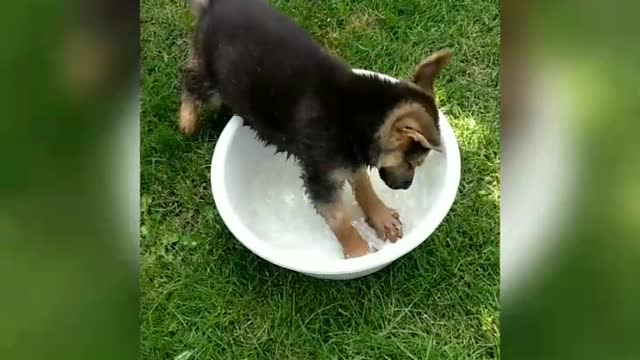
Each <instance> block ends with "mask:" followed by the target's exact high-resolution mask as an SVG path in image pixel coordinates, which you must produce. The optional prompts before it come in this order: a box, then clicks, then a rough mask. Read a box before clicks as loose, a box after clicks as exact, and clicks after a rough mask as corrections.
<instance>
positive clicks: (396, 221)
mask: <svg viewBox="0 0 640 360" xmlns="http://www.w3.org/2000/svg"><path fill="white" fill-rule="evenodd" d="M367 223H368V224H369V225H370V226H371V227H372V228H374V229H375V230H376V234H377V235H378V237H379V238H380V239H382V240H390V241H391V242H396V241H397V240H398V239H400V238H401V237H402V221H400V215H399V214H398V212H397V211H395V210H392V209H389V208H388V207H386V206H380V207H377V208H376V209H374V210H373V211H370V212H369V214H367Z"/></svg>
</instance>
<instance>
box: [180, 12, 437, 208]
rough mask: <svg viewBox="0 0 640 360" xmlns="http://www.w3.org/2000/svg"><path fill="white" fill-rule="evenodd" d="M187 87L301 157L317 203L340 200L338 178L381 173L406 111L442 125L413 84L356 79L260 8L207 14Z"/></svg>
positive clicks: (291, 27)
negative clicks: (373, 170) (394, 120)
mask: <svg viewBox="0 0 640 360" xmlns="http://www.w3.org/2000/svg"><path fill="white" fill-rule="evenodd" d="M200 11H201V13H200V16H199V18H198V24H197V29H196V32H195V36H194V42H193V47H194V51H195V57H196V58H197V59H198V61H197V62H198V63H200V66H196V67H195V68H194V67H193V66H192V67H187V69H186V70H185V73H184V75H185V76H184V81H183V87H184V90H185V91H186V92H187V93H190V94H193V96H195V97H197V98H198V99H199V100H200V101H206V100H207V98H208V97H211V96H213V95H214V94H216V93H217V94H219V95H220V96H221V98H222V99H223V101H224V103H225V104H227V105H228V106H230V107H231V109H233V111H234V112H235V113H237V114H238V115H240V116H241V117H242V118H243V119H245V125H247V126H249V127H251V128H252V129H254V130H255V131H256V134H257V135H258V137H259V138H260V139H262V140H263V141H264V142H265V143H267V144H270V145H274V146H275V147H276V149H277V150H278V151H283V152H286V153H287V154H289V155H293V156H295V158H296V159H297V160H298V162H299V164H300V167H301V169H302V179H303V180H304V184H305V187H306V190H307V192H308V194H309V196H310V198H311V199H312V200H313V201H314V203H315V204H322V203H330V202H332V201H334V200H335V198H336V195H337V190H338V189H340V188H341V187H342V185H343V182H341V181H337V180H336V179H335V177H332V176H331V175H330V174H334V173H335V172H336V171H337V170H346V171H347V172H355V171H357V170H359V169H361V168H363V167H366V166H376V165H377V163H378V158H379V157H380V155H381V153H382V151H383V149H382V148H381V144H380V142H379V140H380V139H379V138H378V135H377V134H378V133H379V130H380V128H381V127H382V126H383V124H384V123H385V121H388V119H387V117H388V115H389V114H390V113H392V112H393V110H394V109H396V108H397V107H399V106H403V104H406V103H417V104H420V105H421V106H422V107H423V108H424V109H425V110H426V112H427V113H428V114H429V115H430V116H431V117H432V118H433V121H434V122H435V124H436V126H437V120H438V115H437V110H436V105H435V102H434V99H433V97H432V96H429V95H428V94H426V93H425V92H424V91H421V90H420V89H419V88H418V87H417V86H415V85H414V84H410V83H402V82H400V83H391V82H388V81H385V80H381V79H378V78H376V77H371V76H362V75H355V74H354V73H352V72H351V69H350V68H349V67H348V66H347V65H346V64H344V63H343V62H342V61H340V60H338V59H337V58H335V57H333V56H331V55H329V54H328V53H327V52H326V51H324V50H323V49H322V48H320V47H319V46H318V45H317V44H316V43H315V42H313V40H311V38H310V37H309V36H308V35H307V34H306V33H305V31H304V30H303V29H302V28H300V27H299V26H298V25H297V24H295V23H294V22H293V21H291V20H290V19H288V18H287V17H285V16H284V15H282V14H280V13H279V12H277V11H276V10H275V9H274V8H272V7H271V6H270V5H269V4H267V3H266V2H264V1H261V0H213V1H212V2H211V3H210V4H208V5H207V6H204V7H201V10H200Z"/></svg>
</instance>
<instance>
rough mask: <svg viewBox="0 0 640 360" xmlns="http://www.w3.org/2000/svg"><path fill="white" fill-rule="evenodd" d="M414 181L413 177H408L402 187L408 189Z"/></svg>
mask: <svg viewBox="0 0 640 360" xmlns="http://www.w3.org/2000/svg"><path fill="white" fill-rule="evenodd" d="M412 182H413V179H407V180H405V181H403V182H402V184H400V187H401V188H403V189H405V190H406V189H408V188H409V187H410V186H411V183H412Z"/></svg>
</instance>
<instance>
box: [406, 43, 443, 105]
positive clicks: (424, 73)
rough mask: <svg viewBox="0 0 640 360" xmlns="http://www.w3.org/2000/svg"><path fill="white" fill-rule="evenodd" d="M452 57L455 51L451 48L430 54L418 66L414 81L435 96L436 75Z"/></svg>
mask: <svg viewBox="0 0 640 360" xmlns="http://www.w3.org/2000/svg"><path fill="white" fill-rule="evenodd" d="M451 57H453V51H451V50H450V49H444V50H440V51H438V52H436V53H434V54H433V55H431V56H429V57H428V58H426V59H425V60H424V61H423V62H421V63H420V65H418V67H417V68H416V73H415V75H413V82H414V83H415V84H416V85H418V87H420V88H421V89H422V90H424V91H426V92H427V93H428V94H430V95H432V96H433V94H434V90H433V84H434V82H435V78H436V75H438V73H440V71H442V69H443V68H444V67H445V65H447V63H448V62H449V60H451Z"/></svg>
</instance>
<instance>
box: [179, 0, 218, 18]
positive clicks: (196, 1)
mask: <svg viewBox="0 0 640 360" xmlns="http://www.w3.org/2000/svg"><path fill="white" fill-rule="evenodd" d="M186 1H187V3H188V4H189V7H190V8H191V12H192V13H193V14H194V15H195V16H200V15H201V14H202V13H203V12H204V11H205V10H207V8H208V7H209V4H210V3H211V1H214V0H186Z"/></svg>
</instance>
